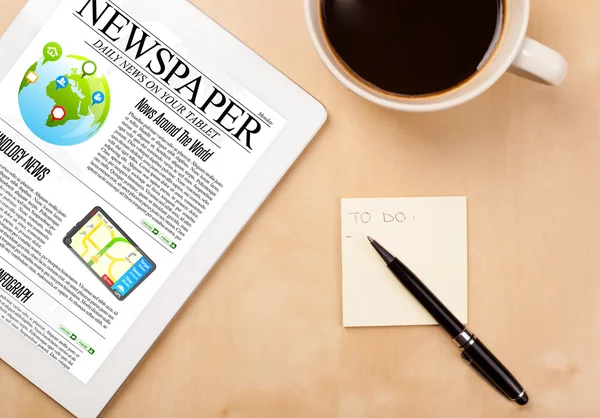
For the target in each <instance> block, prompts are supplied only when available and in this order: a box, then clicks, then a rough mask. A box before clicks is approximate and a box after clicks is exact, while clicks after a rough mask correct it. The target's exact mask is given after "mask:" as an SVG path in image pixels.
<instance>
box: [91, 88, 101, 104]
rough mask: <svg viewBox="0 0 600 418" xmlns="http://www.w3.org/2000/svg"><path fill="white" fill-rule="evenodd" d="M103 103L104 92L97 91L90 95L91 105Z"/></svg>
mask: <svg viewBox="0 0 600 418" xmlns="http://www.w3.org/2000/svg"><path fill="white" fill-rule="evenodd" d="M101 103H104V93H102V92H100V91H97V92H95V93H94V94H93V95H92V106H94V105H97V104H101Z"/></svg>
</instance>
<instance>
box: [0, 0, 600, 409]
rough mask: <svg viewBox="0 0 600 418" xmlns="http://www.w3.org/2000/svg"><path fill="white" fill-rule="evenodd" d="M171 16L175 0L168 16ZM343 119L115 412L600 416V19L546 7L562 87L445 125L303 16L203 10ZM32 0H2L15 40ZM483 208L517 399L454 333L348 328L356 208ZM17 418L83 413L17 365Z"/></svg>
mask: <svg viewBox="0 0 600 418" xmlns="http://www.w3.org/2000/svg"><path fill="white" fill-rule="evenodd" d="M165 1H166V0H165ZM196 3H197V5H198V6H200V7H201V8H202V9H203V10H204V11H205V12H206V13H208V14H209V15H210V16H212V17H213V18H214V19H215V20H217V21H218V22H219V23H221V24H222V25H223V26H224V27H226V28H227V29H229V30H230V31H231V32H232V33H233V34H235V35H236V36H237V37H239V38H240V39H242V40H243V41H244V42H245V43H247V44H248V45H249V46H250V47H252V48H253V49H255V50H256V51H257V52H258V53H259V54H261V55H262V56H263V57H265V58H266V59H267V60H269V61H270V62H271V63H273V64H274V65H275V66H276V67H278V68H279V69H280V70H281V71H283V72H284V73H285V74H287V75H288V76H289V77H290V78H291V79H293V80H294V81H296V82H297V83H299V84H300V85H301V86H302V87H304V88H305V89H306V90H308V91H309V92H310V93H311V94H313V95H314V96H316V97H317V98H318V99H319V100H321V101H322V102H323V103H324V105H325V106H326V107H327V109H328V110H329V114H330V119H329V121H328V123H327V125H326V126H325V128H324V129H323V131H322V132H321V133H320V134H319V135H318V136H317V137H316V138H315V140H314V142H313V143H312V144H311V145H310V146H309V147H308V149H307V150H306V152H305V153H304V154H303V155H302V156H301V157H300V159H299V160H298V162H297V163H296V164H295V165H294V167H293V168H292V169H291V171H290V172H289V173H288V175H287V176H286V177H285V178H284V180H283V181H282V182H281V184H280V185H279V186H278V187H277V189H276V190H275V192H274V193H273V194H272V195H271V197H269V199H268V200H267V201H266V203H265V204H264V205H263V207H262V208H261V209H260V211H259V212H258V213H257V215H256V216H255V217H254V218H253V220H252V221H251V222H250V223H249V225H248V226H247V227H246V228H245V230H244V231H243V232H242V234H241V235H240V236H239V238H238V239H237V240H236V241H235V243H234V244H233V245H232V247H231V248H230V250H229V251H228V252H227V254H226V256H225V257H224V259H223V260H222V261H221V262H220V263H219V264H218V265H217V266H216V267H215V269H214V270H213V271H212V273H211V274H210V277H209V278H208V279H207V280H206V282H205V283H204V284H203V285H202V286H201V287H200V288H199V289H198V290H197V291H196V292H195V294H194V295H193V297H192V298H191V299H190V301H189V303H188V304H187V305H186V306H185V307H184V308H183V309H182V311H181V312H180V314H179V315H178V316H177V317H176V319H175V320H174V321H173V323H172V324H171V325H170V326H169V328H168V329H167V330H166V332H165V333H164V334H163V335H162V337H161V338H160V339H159V340H158V342H157V343H156V345H155V346H154V347H153V348H152V349H151V350H150V352H149V353H148V355H147V356H146V357H145V358H144V360H143V361H142V362H141V364H140V366H139V367H138V368H137V369H136V370H135V371H134V373H133V374H132V375H131V377H130V378H129V379H128V381H127V382H126V383H125V385H124V386H123V388H122V389H121V390H120V391H119V392H118V394H117V395H116V397H115V398H114V399H113V401H112V402H111V403H110V404H109V406H108V407H107V409H106V410H105V412H104V416H105V417H107V418H109V417H122V416H135V417H138V416H140V417H142V416H143V417H171V416H172V417H228V418H232V417H235V418H238V417H240V418H241V417H248V418H270V417H273V418H294V417H302V418H304V417H319V418H321V417H322V418H329V417H340V418H388V417H389V418H392V417H460V418H471V417H472V418H479V417H491V418H495V417H498V418H504V417H527V418H529V417H539V418H555V417H556V418H563V417H598V416H600V396H598V392H599V389H598V388H599V387H600V280H599V278H600V277H599V272H600V257H599V250H600V222H599V217H600V176H599V171H600V2H598V0H577V2H573V1H567V0H554V1H544V0H532V15H531V24H530V29H529V35H530V36H531V37H533V38H535V39H537V40H539V41H541V42H544V43H546V44H548V45H550V46H552V47H553V48H555V49H557V50H558V51H560V52H561V53H563V54H564V55H565V56H566V57H567V59H568V61H569V64H570V73H569V76H568V78H567V80H566V81H565V83H564V84H563V85H562V86H561V87H559V88H550V87H545V86H541V85H538V84H534V83H532V82H528V81H524V80H521V79H519V78H517V77H514V76H511V75H507V76H505V77H503V78H502V79H501V80H500V82H499V83H497V84H496V85H495V86H494V87H493V88H492V89H491V90H490V91H488V92H487V93H485V94H484V95H483V96H481V97H479V98H477V99H476V100H474V101H473V102H471V103H468V104H466V105H463V106H462V107H460V108H456V109H453V110H449V111H444V112H441V113H435V114H424V115H419V114H406V113H396V112H393V111H388V110H384V109H381V108H378V107H376V106H375V105H372V104H370V103H368V102H366V101H364V100H362V99H360V98H359V97H357V96H355V95H353V94H352V93H350V92H349V91H347V90H346V89H345V88H343V87H342V86H341V85H340V84H339V83H338V82H337V81H336V80H335V79H334V78H333V77H332V76H331V75H330V74H329V73H328V72H327V70H326V69H325V67H324V66H323V65H322V64H321V62H320V61H319V59H318V57H317V54H316V52H315V51H314V50H313V48H312V45H311V43H310V40H309V36H308V33H307V30H306V27H305V24H304V15H303V5H302V1H301V0H294V1H290V0H287V1H281V0H230V1H226V2H224V1H223V0H196ZM23 4H24V0H2V1H1V3H0V30H4V29H5V28H6V27H7V25H8V24H9V22H10V21H11V19H12V18H13V17H14V16H15V15H16V13H17V11H18V10H19V8H20V7H22V5H23ZM438 195H466V196H468V211H469V220H468V238H469V245H468V247H469V322H470V328H472V329H473V330H474V331H475V332H476V333H477V334H478V336H479V337H481V338H482V340H484V341H485V342H486V343H487V345H488V346H489V347H490V348H492V350H494V351H495V352H496V353H497V354H498V356H499V357H500V358H501V359H502V360H503V361H504V362H505V364H506V365H507V366H508V367H509V368H510V369H511V370H512V371H513V372H514V373H515V374H516V375H517V376H518V377H519V379H520V380H521V381H522V383H523V384H524V385H525V386H526V388H527V390H528V392H529V394H530V399H531V402H530V405H528V406H527V407H525V408H519V407H517V406H515V405H513V404H511V403H509V402H507V401H506V400H504V399H503V398H501V397H500V396H499V395H498V394H497V393H496V392H494V391H493V390H492V389H491V388H490V387H488V386H487V385H486V384H484V383H483V382H482V381H481V380H480V378H479V377H478V376H476V375H475V374H474V373H473V372H472V371H471V370H470V369H469V368H468V367H466V366H465V365H464V364H463V362H462V360H461V359H460V356H459V354H458V352H457V350H456V349H455V348H454V347H453V345H452V343H451V342H450V341H449V339H448V337H447V336H446V335H445V334H444V333H443V332H442V331H441V329H440V328H439V327H435V326H432V327H411V328H377V329H343V328H342V326H341V258H340V247H341V244H340V241H341V238H340V197H369V196H372V197H379V196H438ZM0 416H1V417H2V418H13V417H43V418H49V417H52V418H54V417H66V416H68V414H67V413H66V412H65V411H64V410H63V409H61V407H60V406H58V405H57V404H55V403H54V402H53V401H52V400H51V399H49V398H47V397H46V396H45V395H44V394H43V393H42V392H41V391H39V390H38V389H36V388H35V387H34V386H33V385H32V384H30V383H29V382H28V381H27V380H25V379H24V378H23V377H21V376H20V375H19V374H18V373H16V372H15V371H14V370H12V369H11V368H9V367H8V366H7V365H5V364H4V363H2V362H0Z"/></svg>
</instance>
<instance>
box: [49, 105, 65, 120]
mask: <svg viewBox="0 0 600 418" xmlns="http://www.w3.org/2000/svg"><path fill="white" fill-rule="evenodd" d="M50 114H51V115H52V122H54V121H55V120H63V119H64V118H65V116H67V111H66V110H65V108H64V107H62V106H54V107H53V108H52V112H50Z"/></svg>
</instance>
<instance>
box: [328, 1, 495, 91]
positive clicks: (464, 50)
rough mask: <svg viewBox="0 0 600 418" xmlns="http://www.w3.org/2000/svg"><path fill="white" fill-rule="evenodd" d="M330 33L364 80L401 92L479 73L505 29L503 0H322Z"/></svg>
mask: <svg viewBox="0 0 600 418" xmlns="http://www.w3.org/2000/svg"><path fill="white" fill-rule="evenodd" d="M321 1H322V13H323V23H324V27H325V32H326V34H327V37H328V38H329V41H330V42H331V45H332V47H333V49H334V50H335V52H336V53H337V55H338V56H339V58H340V59H341V60H342V61H343V62H344V63H345V64H346V66H347V67H349V69H350V70H351V71H352V72H354V73H355V74H356V75H357V76H358V77H359V78H361V79H363V80H364V81H366V82H367V83H369V84H372V85H374V86H376V87H378V88H379V89H382V90H385V91H387V92H390V93H394V94H399V95H424V94H432V93H437V92H441V91H444V90H447V89H450V88H452V87H454V86H456V85H458V84H460V83H461V82H463V81H465V80H467V79H468V78H470V77H471V76H472V75H473V74H475V73H476V72H477V70H478V67H480V65H482V64H484V63H485V60H486V59H487V58H488V56H489V53H491V52H492V51H493V48H494V46H495V43H496V42H497V39H498V35H499V34H500V31H501V29H502V11H503V7H502V1H503V0H321Z"/></svg>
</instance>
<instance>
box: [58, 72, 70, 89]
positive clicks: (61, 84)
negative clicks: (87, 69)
mask: <svg viewBox="0 0 600 418" xmlns="http://www.w3.org/2000/svg"><path fill="white" fill-rule="evenodd" d="M68 85H69V79H68V78H67V77H65V76H64V75H61V76H58V77H56V90H58V89H64V88H65V87H67V86H68Z"/></svg>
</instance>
